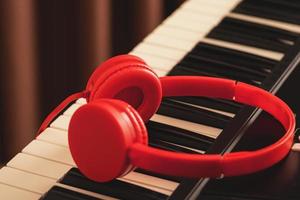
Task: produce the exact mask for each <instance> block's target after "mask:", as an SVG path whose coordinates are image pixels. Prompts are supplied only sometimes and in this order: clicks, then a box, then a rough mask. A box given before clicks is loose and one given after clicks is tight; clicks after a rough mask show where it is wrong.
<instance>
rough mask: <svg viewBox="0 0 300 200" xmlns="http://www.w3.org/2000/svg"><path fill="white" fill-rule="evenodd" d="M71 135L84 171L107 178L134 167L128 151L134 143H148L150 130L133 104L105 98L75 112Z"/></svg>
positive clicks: (71, 144)
mask: <svg viewBox="0 0 300 200" xmlns="http://www.w3.org/2000/svg"><path fill="white" fill-rule="evenodd" d="M68 139H69V147H70V151H71V154H72V157H73V159H74V161H75V163H76V165H77V166H78V168H79V169H80V171H81V172H82V173H83V174H85V175H86V176H87V177H89V178H90V179H92V180H95V181H100V182H105V181H110V180H113V179H115V178H117V177H119V176H122V175H125V174H127V173H128V172H130V171H131V170H133V169H134V166H133V165H132V164H131V163H130V160H129V158H128V152H127V151H128V149H129V147H130V146H131V145H132V144H134V143H141V144H145V145H147V131H146V128H145V126H144V123H143V120H142V119H141V117H139V115H138V113H137V112H136V111H135V110H134V109H133V108H132V107H131V106H130V105H128V104H127V103H125V102H122V101H119V100H113V99H101V100H96V101H93V102H91V103H89V104H86V105H84V106H82V107H80V108H79V109H78V110H77V111H76V112H75V113H74V114H73V116H72V118H71V121H70V124H69V137H68Z"/></svg>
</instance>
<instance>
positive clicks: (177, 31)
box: [153, 25, 203, 41]
mask: <svg viewBox="0 0 300 200" xmlns="http://www.w3.org/2000/svg"><path fill="white" fill-rule="evenodd" d="M153 33H154V34H157V35H166V36H170V37H171V36H172V37H173V38H177V39H183V40H191V41H199V40H200V38H202V37H203V36H201V34H200V36H199V33H196V32H193V31H188V30H185V29H181V28H177V27H173V26H166V25H160V26H159V27H158V28H156V29H155V31H154V32H153Z"/></svg>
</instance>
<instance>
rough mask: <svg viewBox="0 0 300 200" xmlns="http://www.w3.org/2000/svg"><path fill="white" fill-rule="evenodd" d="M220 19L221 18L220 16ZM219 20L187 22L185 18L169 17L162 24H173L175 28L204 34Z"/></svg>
mask: <svg viewBox="0 0 300 200" xmlns="http://www.w3.org/2000/svg"><path fill="white" fill-rule="evenodd" d="M220 19H221V18H220ZM218 22H219V20H212V22H211V23H209V22H208V23H206V22H205V21H203V22H197V21H189V22H187V20H186V19H182V18H169V19H167V20H165V21H164V22H163V24H164V25H168V26H174V27H177V28H182V29H186V30H190V31H194V32H196V33H199V34H202V35H205V34H206V33H208V32H209V30H211V29H212V28H213V27H214V26H215V25H216V24H217V23H218Z"/></svg>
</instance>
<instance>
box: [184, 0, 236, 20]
mask: <svg viewBox="0 0 300 200" xmlns="http://www.w3.org/2000/svg"><path fill="white" fill-rule="evenodd" d="M194 2H195V1H190V2H188V3H185V4H183V5H182V6H181V8H182V9H186V10H190V11H191V12H197V13H203V14H206V15H216V16H220V15H225V14H226V13H227V12H229V10H231V8H233V7H234V5H232V6H231V7H228V8H223V7H215V6H213V5H209V4H204V5H201V6H197V5H196V4H195V3H194Z"/></svg>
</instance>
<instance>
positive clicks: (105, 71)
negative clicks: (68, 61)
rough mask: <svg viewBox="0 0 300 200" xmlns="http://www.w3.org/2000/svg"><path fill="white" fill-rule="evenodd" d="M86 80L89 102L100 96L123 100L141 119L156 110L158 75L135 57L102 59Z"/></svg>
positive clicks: (159, 91)
mask: <svg viewBox="0 0 300 200" xmlns="http://www.w3.org/2000/svg"><path fill="white" fill-rule="evenodd" d="M89 83H90V84H89ZM89 83H88V86H87V88H89V89H90V97H89V101H94V100H96V99H100V98H114V99H120V100H123V101H125V102H127V103H128V104H130V105H131V106H132V107H134V108H135V109H136V110H137V111H138V113H139V114H140V116H141V117H142V119H143V120H144V121H148V120H149V119H150V117H151V116H152V115H153V114H154V113H155V112H156V111H157V109H158V107H159V105H160V102H161V98H162V89H161V84H160V80H159V79H158V77H157V75H156V74H155V73H154V72H153V71H152V70H151V69H150V68H149V67H148V66H147V65H146V64H145V63H144V62H143V61H142V60H141V59H139V58H137V57H135V56H122V57H118V58H113V60H109V61H107V62H105V63H104V65H103V66H102V65H101V66H100V68H99V69H97V70H96V72H95V73H94V74H93V75H92V77H91V80H90V81H89Z"/></svg>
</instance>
